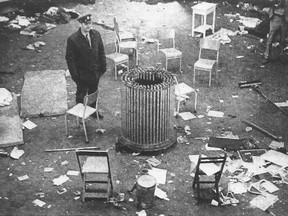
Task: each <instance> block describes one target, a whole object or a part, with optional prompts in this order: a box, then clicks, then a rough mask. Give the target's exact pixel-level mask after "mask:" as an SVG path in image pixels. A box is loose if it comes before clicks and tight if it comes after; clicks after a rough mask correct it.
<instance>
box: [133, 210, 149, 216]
mask: <svg viewBox="0 0 288 216" xmlns="http://www.w3.org/2000/svg"><path fill="white" fill-rule="evenodd" d="M136 214H137V215H138V216H147V214H146V211H145V210H144V209H143V210H141V211H139V212H136Z"/></svg>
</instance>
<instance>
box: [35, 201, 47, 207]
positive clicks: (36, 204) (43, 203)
mask: <svg viewBox="0 0 288 216" xmlns="http://www.w3.org/2000/svg"><path fill="white" fill-rule="evenodd" d="M32 203H33V204H34V205H35V206H39V207H43V206H44V205H45V204H46V203H45V202H43V201H42V200H39V199H36V200H34V201H33V202H32Z"/></svg>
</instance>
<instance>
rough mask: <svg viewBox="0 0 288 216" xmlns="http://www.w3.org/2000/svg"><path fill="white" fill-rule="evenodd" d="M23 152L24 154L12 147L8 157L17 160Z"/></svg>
mask: <svg viewBox="0 0 288 216" xmlns="http://www.w3.org/2000/svg"><path fill="white" fill-rule="evenodd" d="M23 154H24V151H23V150H21V149H18V148H17V147H14V148H13V149H12V151H11V152H10V157H11V158H13V159H17V160H18V159H19V158H20V157H21V156H22V155H23Z"/></svg>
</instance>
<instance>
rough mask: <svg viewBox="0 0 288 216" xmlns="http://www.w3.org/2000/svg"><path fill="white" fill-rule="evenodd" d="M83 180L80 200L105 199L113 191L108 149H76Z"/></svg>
mask: <svg viewBox="0 0 288 216" xmlns="http://www.w3.org/2000/svg"><path fill="white" fill-rule="evenodd" d="M76 157H77V161H78V165H79V169H80V174H81V178H82V181H83V191H82V200H83V202H85V200H86V199H87V198H91V199H92V198H94V199H103V198H104V199H107V201H109V197H110V195H111V193H112V191H113V184H112V178H111V171H110V162H109V154H108V151H95V150H76Z"/></svg>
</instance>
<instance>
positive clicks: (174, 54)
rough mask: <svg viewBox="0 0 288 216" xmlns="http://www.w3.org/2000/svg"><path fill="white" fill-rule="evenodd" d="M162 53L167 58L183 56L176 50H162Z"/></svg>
mask: <svg viewBox="0 0 288 216" xmlns="http://www.w3.org/2000/svg"><path fill="white" fill-rule="evenodd" d="M160 52H163V53H164V55H165V56H166V57H167V58H177V57H179V58H180V57H181V56H182V52H181V51H179V50H177V49H175V48H166V49H160Z"/></svg>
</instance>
